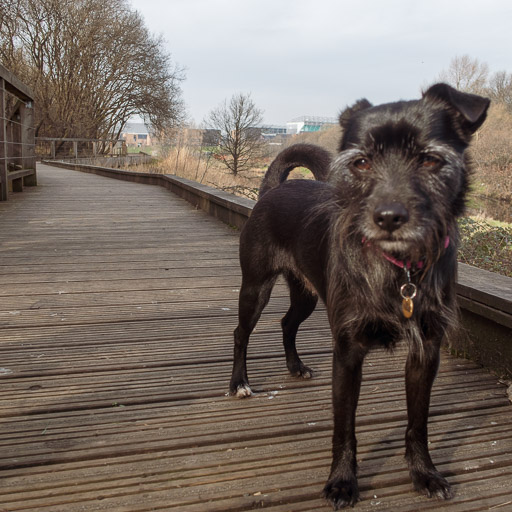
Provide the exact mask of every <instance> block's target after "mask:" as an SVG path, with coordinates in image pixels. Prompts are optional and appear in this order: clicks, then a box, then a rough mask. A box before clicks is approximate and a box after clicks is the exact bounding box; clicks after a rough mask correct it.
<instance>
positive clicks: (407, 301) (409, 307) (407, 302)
mask: <svg viewBox="0 0 512 512" xmlns="http://www.w3.org/2000/svg"><path fill="white" fill-rule="evenodd" d="M413 311H414V304H413V302H412V299H411V297H405V298H404V299H403V300H402V313H403V314H404V316H405V318H411V316H412V313H413Z"/></svg>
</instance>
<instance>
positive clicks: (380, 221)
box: [373, 203, 409, 233]
mask: <svg viewBox="0 0 512 512" xmlns="http://www.w3.org/2000/svg"><path fill="white" fill-rule="evenodd" d="M408 220H409V212H408V211H407V209H406V208H405V206H404V205H403V204H402V203H383V204H380V205H379V206H377V208H375V210H374V212H373V222H375V224H377V226H379V228H381V229H384V230H386V231H389V232H390V233H391V232H393V231H395V230H396V229H398V228H399V227H401V226H403V225H404V224H405V223H406V222H407V221H408Z"/></svg>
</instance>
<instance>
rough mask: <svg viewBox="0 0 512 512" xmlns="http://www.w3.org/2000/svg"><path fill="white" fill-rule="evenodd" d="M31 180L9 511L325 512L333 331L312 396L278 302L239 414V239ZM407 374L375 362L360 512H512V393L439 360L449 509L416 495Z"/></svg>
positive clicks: (12, 274)
mask: <svg viewBox="0 0 512 512" xmlns="http://www.w3.org/2000/svg"><path fill="white" fill-rule="evenodd" d="M39 177H40V180H39V182H40V185H42V186H40V187H38V188H35V189H32V188H31V189H28V190H26V192H25V193H24V194H23V195H22V196H14V197H13V199H12V201H9V202H7V203H2V204H1V205H0V218H2V222H1V223H0V282H1V286H0V326H1V327H3V329H2V330H1V331H0V357H1V363H0V366H1V368H0V383H1V385H2V386H3V393H2V395H0V419H1V421H0V447H1V455H0V479H1V480H0V481H1V482H2V486H0V510H2V509H4V510H8V511H9V512H12V511H24V512H78V511H101V510H104V511H109V512H123V511H125V512H148V511H150V510H160V511H180V512H193V511H199V510H201V511H204V510H208V511H209V512H211V511H219V512H220V511H222V512H235V511H236V512H239V511H242V510H251V509H253V508H255V507H256V508H264V509H268V510H269V511H274V512H284V511H286V512H290V511H293V512H299V511H322V510H329V507H328V506H327V504H326V503H325V502H324V501H323V500H322V499H321V498H320V497H319V495H320V491H321V489H322V486H323V483H324V481H325V479H326V477H327V473H328V470H329V464H330V443H331V435H332V419H331V396H330V378H331V361H330V358H331V340H330V334H329V328H328V323H327V320H326V315H325V311H324V310H323V309H322V308H319V309H318V311H316V312H315V313H314V315H313V316H312V317H311V318H310V319H308V320H307V322H306V323H305V324H304V326H303V328H302V329H301V331H300V334H299V340H298V344H299V350H300V352H301V353H302V354H303V357H304V360H305V362H306V363H307V364H310V365H311V366H312V367H313V368H314V369H315V375H314V378H313V379H311V380H301V379H294V378H292V377H290V376H288V375H287V372H286V369H285V362H284V355H283V349H282V343H281V339H280V338H281V334H280V326H279V320H280V318H281V317H282V315H283V314H284V313H285V311H286V309H287V304H288V301H287V291H286V289H285V287H284V286H283V285H282V284H279V285H278V286H277V287H276V290H275V293H274V294H273V297H272V299H271V302H270V304H269V306H268V308H267V309H266V310H265V312H264V314H263V316H262V319H261V322H260V323H259V325H258V328H257V330H256V332H255V334H254V336H253V339H252V341H251V344H250V347H249V374H250V378H251V380H252V384H253V387H254V389H255V391H256V394H255V396H254V397H252V398H251V399H248V400H236V399H233V398H230V397H227V396H226V391H227V385H228V381H229V374H230V367H231V352H232V331H233V329H234V327H235V325H236V310H237V297H238V287H239V284H240V272H239V269H238V263H237V258H238V255H237V254H238V246H237V245H238V241H237V233H236V232H234V231H233V230H231V229H229V228H226V227H225V226H223V225H222V224H219V223H217V221H213V220H212V219H210V218H209V217H208V216H206V215H205V214H204V213H203V212H198V211H196V210H194V209H193V208H191V207H190V206H189V205H188V204H186V203H184V202H183V201H182V200H180V199H177V198H174V197H173V196H172V195H169V194H168V193H167V192H165V191H162V190H160V189H158V188H155V187H146V186H143V185H137V184H131V183H125V182H118V181H110V180H108V179H107V178H102V177H98V176H92V175H87V174H80V173H76V172H73V171H65V170H57V169H53V168H50V167H46V166H41V168H40V170H39ZM165 269H168V270H165ZM59 292H64V293H59ZM405 357H406V352H405V348H404V347H399V348H398V349H397V350H396V351H395V353H394V354H388V353H386V352H382V351H376V352H374V353H372V354H370V356H369V357H368V359H367V361H366V365H365V369H364V380H363V385H362V392H361V398H360V406H359V410H358V422H357V429H358V442H359V444H358V446H359V465H360V470H359V473H360V484H361V491H362V498H363V501H361V503H359V504H358V505H357V510H361V511H370V510H372V511H379V510H390V511H391V510H392V511H400V512H403V511H418V510H432V509H434V508H436V509H438V510H439V511H440V512H444V511H453V512H459V511H463V510H464V511H465V510H468V511H469V510H489V509H492V510H494V509H496V510H507V507H508V506H509V505H510V503H511V502H512V491H511V488H510V480H511V478H512V435H511V433H510V432H511V430H510V419H511V416H510V411H511V409H510V403H509V402H508V400H507V398H506V388H505V387H504V386H503V385H500V384H499V383H498V380H497V378H496V377H494V376H493V375H491V374H489V373H487V372H485V371H482V370H481V369H480V368H479V367H478V366H477V365H475V364H474V363H472V362H470V361H466V360H463V359H453V358H451V357H450V356H448V355H447V354H443V359H442V362H441V366H440V370H439V375H438V379H437V380H436V383H435V386H434V390H433V397H432V406H431V420H430V427H429V431H430V443H431V450H432V457H433V458H434V460H435V462H436V463H437V464H438V467H439V468H440V470H441V471H442V472H443V473H444V474H445V475H447V478H448V479H449V480H450V481H451V482H452V484H453V485H454V489H455V492H456V496H455V498H454V499H453V500H452V501H450V502H446V503H445V502H438V501H432V500H428V499H427V498H425V497H422V496H418V495H417V494H416V493H415V492H414V491H413V490H412V487H411V484H410V480H409V477H408V474H407V470H406V466H405V462H404V460H403V453H404V430H405V425H406V406H405V391H404V382H403V381H404V377H403V366H404V362H405Z"/></svg>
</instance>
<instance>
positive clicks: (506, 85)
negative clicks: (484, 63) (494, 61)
mask: <svg viewBox="0 0 512 512" xmlns="http://www.w3.org/2000/svg"><path fill="white" fill-rule="evenodd" d="M489 96H490V97H491V99H492V100H493V101H495V102H496V103H503V104H504V105H506V107H507V109H508V110H509V112H512V74H510V73H507V72H506V71H497V72H496V73H494V74H493V75H492V76H491V78H490V79H489Z"/></svg>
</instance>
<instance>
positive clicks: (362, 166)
mask: <svg viewBox="0 0 512 512" xmlns="http://www.w3.org/2000/svg"><path fill="white" fill-rule="evenodd" d="M352 165H353V166H354V167H355V168H356V169H358V170H360V171H369V170H370V169H371V168H372V163H371V162H370V160H368V158H358V159H357V160H354V162H353V163H352Z"/></svg>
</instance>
